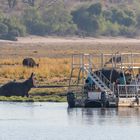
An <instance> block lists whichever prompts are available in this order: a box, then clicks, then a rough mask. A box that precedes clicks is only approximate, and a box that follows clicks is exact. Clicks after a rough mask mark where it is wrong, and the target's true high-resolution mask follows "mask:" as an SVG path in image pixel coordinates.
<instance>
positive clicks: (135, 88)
mask: <svg viewBox="0 0 140 140" xmlns="http://www.w3.org/2000/svg"><path fill="white" fill-rule="evenodd" d="M117 91H118V92H117V93H118V97H124V98H131V97H136V96H138V97H140V85H118V86H117Z"/></svg>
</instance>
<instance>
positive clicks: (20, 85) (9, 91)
mask: <svg viewBox="0 0 140 140" xmlns="http://www.w3.org/2000/svg"><path fill="white" fill-rule="evenodd" d="M34 86H35V84H34V73H32V74H31V76H30V77H29V78H28V79H27V80H25V81H24V82H15V81H12V82H8V83H6V84H4V85H3V86H1V87H0V96H7V97H10V96H22V97H24V96H27V97H28V96H29V94H28V92H29V91H30V89H31V88H33V87H34Z"/></svg>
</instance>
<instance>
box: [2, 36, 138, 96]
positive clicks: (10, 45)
mask: <svg viewBox="0 0 140 140" xmlns="http://www.w3.org/2000/svg"><path fill="white" fill-rule="evenodd" d="M139 46H140V40H138V39H93V38H91V39H86V38H85V39H81V38H78V39H76V38H67V39H63V38H62V39H61V38H59V39H57V38H54V39H53V38H42V39H41V38H39V39H36V38H27V39H26V38H24V39H22V38H21V39H19V41H18V42H10V41H0V84H3V83H6V82H8V81H12V80H14V79H15V80H18V81H19V80H21V81H22V80H25V79H26V78H28V77H29V76H30V74H31V72H34V73H35V74H36V81H37V83H36V84H38V85H39V84H41V85H60V84H61V85H67V82H68V79H69V76H70V70H71V68H70V67H71V54H73V53H94V54H97V53H113V52H117V51H118V52H140V49H139ZM25 57H32V58H34V59H35V61H36V62H37V63H39V65H40V66H39V67H38V68H26V67H23V66H22V60H23V59H24V58H25ZM94 61H96V62H97V61H98V60H96V59H94ZM57 93H66V89H33V90H31V92H30V94H31V95H33V96H34V95H41V94H42V95H43V94H45V95H48V94H51V95H52V94H57Z"/></svg>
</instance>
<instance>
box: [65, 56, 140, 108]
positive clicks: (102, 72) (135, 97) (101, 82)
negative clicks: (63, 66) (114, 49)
mask: <svg viewBox="0 0 140 140" xmlns="http://www.w3.org/2000/svg"><path fill="white" fill-rule="evenodd" d="M139 58H140V53H115V54H73V55H72V66H71V67H72V68H71V74H70V80H69V89H68V93H67V102H68V106H69V107H120V106H121V107H134V106H137V107H139V106H140V104H139V97H140V59H139Z"/></svg>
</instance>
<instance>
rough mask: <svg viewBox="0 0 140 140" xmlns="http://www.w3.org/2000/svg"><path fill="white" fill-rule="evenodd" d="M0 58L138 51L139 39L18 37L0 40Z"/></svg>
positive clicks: (56, 56)
mask: <svg viewBox="0 0 140 140" xmlns="http://www.w3.org/2000/svg"><path fill="white" fill-rule="evenodd" d="M0 50H1V51H0V58H7V57H8V58H9V57H12V58H13V57H27V56H30V57H37V58H38V57H53V58H54V57H55V58H58V57H59V58H60V57H69V56H70V55H71V54H72V53H113V52H140V39H139V38H138V39H131V38H77V37H65V38H58V37H36V36H29V37H24V38H22V37H20V38H18V41H5V40H0Z"/></svg>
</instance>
